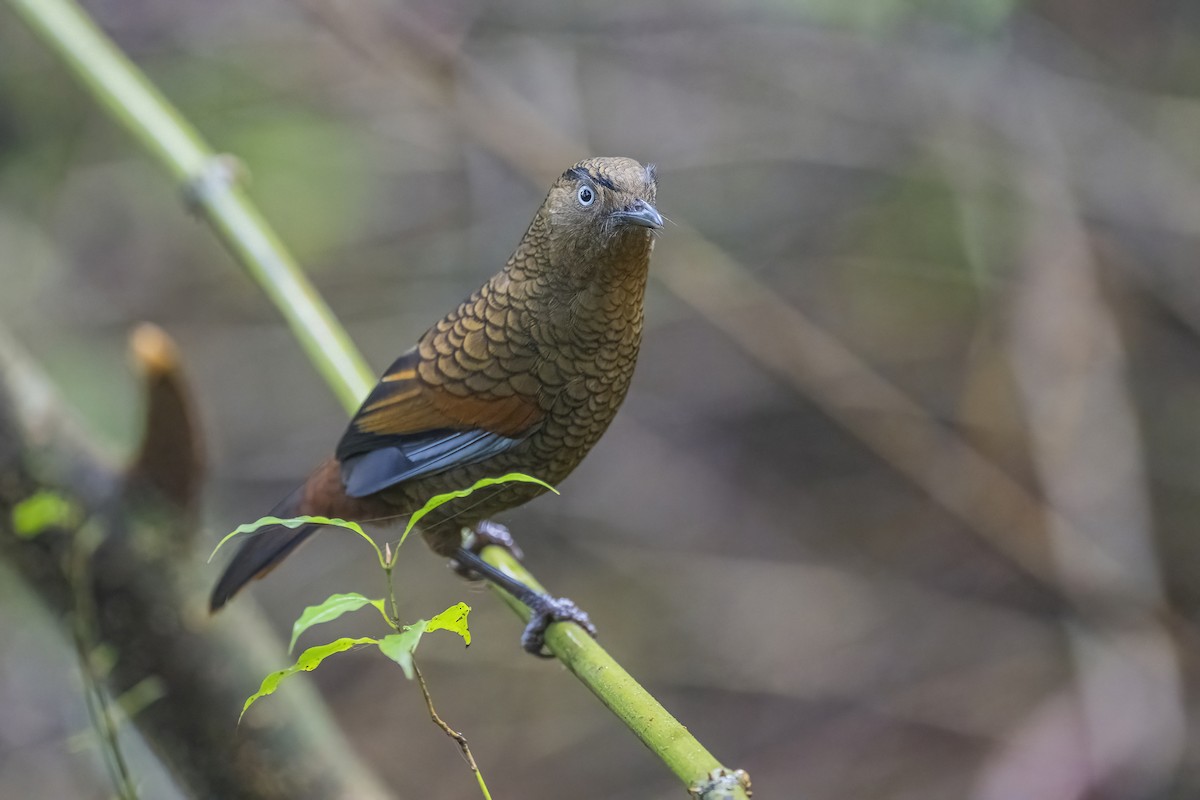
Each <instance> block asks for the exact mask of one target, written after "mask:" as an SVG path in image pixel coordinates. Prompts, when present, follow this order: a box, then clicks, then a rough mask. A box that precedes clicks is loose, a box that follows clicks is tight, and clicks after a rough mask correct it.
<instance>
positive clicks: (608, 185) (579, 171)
mask: <svg viewBox="0 0 1200 800" xmlns="http://www.w3.org/2000/svg"><path fill="white" fill-rule="evenodd" d="M563 177H564V178H574V179H575V180H589V181H593V182H594V183H598V184H599V185H601V186H603V187H604V188H605V189H612V190H613V191H616V189H617V186H616V184H614V183H613V182H612V181H610V180H609V179H608V178H606V177H604V176H603V175H601V174H599V173H596V172H589V171H587V170H586V169H584V168H583V167H571V168H570V169H569V170H567V171H566V172H564V173H563Z"/></svg>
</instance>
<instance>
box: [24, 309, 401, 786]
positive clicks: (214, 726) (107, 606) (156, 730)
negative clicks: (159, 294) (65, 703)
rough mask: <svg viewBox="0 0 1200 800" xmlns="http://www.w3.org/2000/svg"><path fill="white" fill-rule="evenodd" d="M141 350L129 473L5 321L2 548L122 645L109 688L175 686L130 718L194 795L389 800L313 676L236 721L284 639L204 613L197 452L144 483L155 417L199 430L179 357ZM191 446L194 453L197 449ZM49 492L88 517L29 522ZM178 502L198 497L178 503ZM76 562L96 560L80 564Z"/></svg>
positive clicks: (254, 617) (163, 349)
mask: <svg viewBox="0 0 1200 800" xmlns="http://www.w3.org/2000/svg"><path fill="white" fill-rule="evenodd" d="M137 336H138V338H139V340H140V343H141V344H140V345H139V347H142V348H144V347H145V346H146V342H147V337H153V338H156V339H158V340H159V346H158V347H157V348H156V349H157V350H158V351H159V352H160V353H168V354H169V353H171V352H172V351H173V348H172V346H171V345H170V342H169V341H167V340H166V339H165V335H164V334H162V333H161V331H156V330H155V331H153V332H152V331H151V330H150V329H146V328H143V329H140V330H139V332H138V334H137ZM145 356H146V351H145V350H144V349H143V350H142V351H141V352H139V351H138V350H136V349H135V358H137V359H138V361H139V364H140V365H141V366H142V367H143V368H144V369H145V386H146V394H147V409H146V420H147V422H146V425H145V439H144V440H143V442H142V446H141V448H140V453H139V454H138V455H137V457H136V460H135V462H134V464H133V466H131V467H130V468H128V469H126V468H123V467H121V466H119V465H116V464H114V463H113V462H112V461H110V460H108V459H106V458H105V457H104V456H102V455H100V454H99V453H98V451H97V450H96V448H95V447H94V445H93V444H92V442H91V439H90V437H89V436H88V434H87V433H86V432H84V431H83V430H82V429H81V428H80V427H79V426H77V425H76V423H75V421H74V420H73V419H72V418H71V416H70V414H69V412H68V411H67V410H66V409H65V408H64V406H63V403H62V401H61V400H60V399H59V397H58V395H57V394H56V392H55V390H54V389H53V388H52V387H51V386H50V385H49V384H48V382H47V380H46V379H45V377H44V376H43V375H42V374H41V373H39V372H38V371H37V370H36V369H35V368H34V367H33V366H32V365H31V364H30V363H29V361H28V359H27V358H26V357H25V356H24V355H23V354H22V353H21V352H19V351H18V348H17V346H16V345H15V344H14V343H13V342H12V341H11V340H10V339H9V338H8V335H7V333H6V332H5V331H3V330H0V556H2V557H3V558H5V559H6V560H8V561H10V562H11V563H13V564H14V565H15V567H16V568H17V571H18V572H19V573H20V574H21V575H22V576H23V577H24V578H25V579H26V581H27V583H28V585H29V587H30V589H31V590H32V591H34V592H35V593H36V594H37V596H38V597H40V598H41V599H42V601H43V602H45V603H46V604H47V605H48V606H50V607H52V608H54V609H56V610H58V611H59V612H60V613H64V614H66V613H70V614H73V615H75V616H76V617H77V618H79V617H80V616H81V615H83V616H86V617H87V619H86V620H81V621H79V624H83V623H84V622H86V624H87V625H88V627H89V628H90V630H89V635H88V638H89V640H90V641H89V643H88V644H89V646H92V645H95V644H96V643H105V644H109V645H112V646H113V647H115V648H116V650H117V652H118V654H119V656H118V658H116V659H115V663H114V665H113V667H112V669H111V671H110V672H109V673H108V674H107V675H106V676H105V680H106V683H107V685H108V689H109V691H110V692H111V693H112V695H114V696H119V695H121V694H123V693H124V692H126V691H128V690H129V689H130V688H132V687H134V686H137V685H139V684H141V683H143V682H144V681H146V680H147V679H150V680H154V681H156V682H159V683H160V684H161V685H162V686H163V687H164V690H165V692H166V697H164V698H163V699H162V700H161V701H160V702H155V703H152V704H151V705H150V706H148V707H146V708H145V709H142V710H141V711H140V712H138V713H137V714H136V715H135V716H134V718H133V721H134V723H135V724H136V725H137V726H138V727H139V728H140V729H141V731H142V732H143V734H144V738H145V739H146V741H147V742H149V743H150V744H151V745H152V746H153V747H154V749H155V750H156V752H157V753H158V755H159V756H160V757H161V758H162V759H163V760H164V761H165V762H166V763H167V764H168V765H169V767H170V768H171V770H172V772H173V773H174V775H175V776H176V778H177V779H178V780H179V781H180V783H181V784H183V785H184V786H186V787H187V788H188V790H189V792H190V793H191V794H192V795H194V796H196V797H222V798H231V799H232V800H236V798H246V800H250V799H251V798H254V800H266V799H268V798H279V799H280V800H282V799H283V798H295V797H311V798H329V800H334V799H335V798H347V797H354V798H365V799H367V800H384V798H387V797H390V796H391V795H390V794H388V793H387V792H386V791H384V790H383V789H382V788H380V787H379V786H378V785H377V784H376V783H375V779H374V777H373V776H372V774H371V772H370V771H369V770H368V769H366V767H364V766H363V765H362V764H361V763H359V761H358V760H357V758H356V757H355V756H354V754H353V752H352V751H351V750H350V748H349V746H348V745H347V743H346V741H345V739H343V738H342V736H341V734H340V733H339V732H338V730H337V727H336V725H335V723H334V722H333V720H332V719H331V718H330V717H329V716H328V714H327V712H326V711H325V706H324V704H323V703H322V702H321V700H320V699H319V697H318V696H317V694H316V692H315V691H314V690H313V689H312V687H311V686H308V685H297V686H295V687H293V688H291V689H290V690H289V691H288V692H285V693H283V694H282V695H280V697H279V698H277V699H276V702H275V704H274V705H273V715H272V716H271V717H269V718H260V719H258V720H256V721H255V724H253V725H250V724H247V725H243V726H242V727H241V728H235V724H236V719H237V710H238V709H239V708H241V704H242V702H243V700H244V699H245V696H246V693H247V689H246V687H248V686H254V685H257V683H258V682H259V681H260V680H261V679H262V676H263V675H264V674H266V673H267V672H270V671H271V669H273V668H274V667H275V666H276V665H277V659H278V647H277V645H276V644H275V638H274V636H273V635H272V634H271V631H270V628H269V627H268V625H267V623H266V621H265V620H264V618H263V617H262V616H261V615H259V614H257V613H253V612H252V610H251V609H247V610H246V611H245V613H242V614H241V615H239V616H238V617H237V619H236V621H235V624H227V625H221V626H211V625H209V624H208V619H207V615H206V612H205V594H204V586H205V585H206V583H207V576H206V574H205V573H206V570H205V569H204V568H203V566H201V567H200V568H199V569H198V568H196V566H195V565H194V563H193V562H192V560H191V558H190V555H191V554H190V548H188V547H187V544H188V543H189V542H190V541H191V540H192V538H193V537H194V535H195V523H194V520H195V517H196V514H195V507H194V504H192V502H193V501H194V498H195V496H196V495H195V491H194V489H195V487H196V486H198V484H199V481H200V480H201V470H200V467H199V462H198V461H189V460H188V459H181V460H179V461H177V462H175V464H173V465H169V466H167V469H169V470H172V471H173V472H174V474H172V475H170V476H169V477H167V479H166V480H165V481H163V482H155V481H149V480H147V479H146V476H145V474H144V473H143V472H142V471H141V469H140V468H139V465H143V466H144V465H145V464H147V463H152V462H153V461H154V460H155V457H154V456H153V455H149V454H151V453H154V452H162V446H163V444H164V441H160V440H159V439H158V437H159V436H160V435H161V433H162V428H161V426H159V425H157V424H155V423H154V420H161V419H164V418H174V419H178V420H181V421H184V423H185V424H183V425H181V426H180V427H179V428H176V429H174V430H173V431H172V432H171V433H170V434H169V435H168V439H167V441H170V442H172V443H174V444H180V443H181V440H182V439H184V438H186V437H188V436H189V435H191V433H190V432H193V431H194V429H195V428H194V425H193V424H192V420H191V418H190V416H189V414H188V412H187V411H186V404H185V403H181V402H180V399H181V398H182V397H184V395H185V389H184V383H183V381H182V377H181V375H180V370H179V365H178V363H177V362H175V361H174V360H167V358H166V357H160V358H158V359H157V360H155V361H154V362H153V363H147V361H146V360H145ZM183 447H184V451H185V452H187V451H192V452H195V447H194V445H187V444H186V443H185V444H184V445H183ZM172 488H174V489H176V490H181V491H178V492H172V491H171V489H172ZM44 490H48V491H50V492H53V493H54V494H55V495H57V496H61V498H62V499H63V500H65V501H66V502H67V503H69V504H70V505H71V506H72V507H76V508H78V509H80V510H81V512H82V514H81V515H80V516H81V518H82V519H86V522H83V527H82V528H79V527H78V526H74V525H69V524H66V523H62V522H59V523H56V524H52V525H48V526H46V527H45V528H43V529H41V530H37V531H30V530H21V529H19V526H18V525H17V523H16V521H15V517H14V514H13V511H14V509H15V508H16V507H17V506H18V504H20V503H21V502H22V501H25V500H26V499H27V498H29V497H31V496H34V495H35V494H37V493H38V492H40V491H44ZM181 498H191V499H192V500H191V501H189V500H186V499H185V500H184V503H183V504H182V505H181V504H180V502H179V501H180V499H181ZM84 536H86V537H87V538H88V539H89V541H87V542H86V543H85V542H81V537H84ZM92 539H94V540H95V541H92ZM85 544H86V547H85V546H84V545H85ZM80 558H83V559H86V562H87V563H86V568H83V569H81V568H79V564H78V560H79V559H80ZM222 710H224V712H226V713H223V711H222Z"/></svg>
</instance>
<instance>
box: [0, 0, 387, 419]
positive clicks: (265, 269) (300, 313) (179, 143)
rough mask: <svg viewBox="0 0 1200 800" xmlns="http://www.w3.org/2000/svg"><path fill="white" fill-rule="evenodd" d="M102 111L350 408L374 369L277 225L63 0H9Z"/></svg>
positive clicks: (106, 40)
mask: <svg viewBox="0 0 1200 800" xmlns="http://www.w3.org/2000/svg"><path fill="white" fill-rule="evenodd" d="M8 4H9V5H10V6H11V7H12V8H13V10H15V11H16V13H17V14H18V15H19V16H20V17H21V18H22V19H23V20H25V22H26V23H27V24H28V25H29V27H30V28H31V29H33V31H34V33H36V34H37V35H38V36H39V37H41V39H42V41H43V42H44V43H45V44H46V46H47V47H49V48H50V49H51V50H52V51H54V53H55V54H56V55H57V56H58V57H59V58H61V59H62V61H63V63H64V64H65V65H66V66H67V67H69V68H70V70H71V72H72V73H73V74H74V75H75V77H76V78H77V79H79V81H80V83H82V84H83V86H84V88H85V89H87V90H88V92H89V93H90V94H91V95H92V97H93V98H94V99H95V100H96V101H97V102H98V103H99V104H100V105H101V106H103V108H104V110H105V111H106V112H108V114H109V116H111V117H112V118H113V120H114V121H116V122H117V123H119V124H120V125H121V126H122V127H124V128H125V129H126V130H128V131H129V132H130V133H131V134H133V136H134V138H135V139H137V140H138V143H139V144H141V145H142V147H144V148H145V149H146V150H147V151H148V152H149V153H150V155H151V156H153V157H154V159H155V160H156V161H157V162H158V163H159V164H160V165H162V166H163V167H164V168H165V169H166V170H167V171H168V172H170V173H171V176H172V177H174V178H175V179H176V180H177V181H179V182H180V184H181V187H182V189H183V192H184V195H185V197H186V198H187V199H188V201H189V202H190V203H191V204H192V205H194V206H195V207H196V208H197V209H198V210H199V211H201V212H203V213H204V214H205V215H206V216H207V217H208V219H209V221H210V222H211V223H212V225H213V227H214V228H215V229H216V231H217V233H218V234H219V235H220V236H221V239H222V240H223V241H224V242H225V244H226V245H227V246H228V247H229V248H230V249H231V250H232V251H233V253H234V255H235V256H236V257H237V258H238V260H239V261H241V262H242V265H243V266H245V267H246V269H247V270H249V271H250V274H251V275H252V276H253V277H254V279H255V280H256V281H258V283H259V284H260V285H261V286H262V288H263V290H264V291H265V292H266V293H267V295H268V296H269V297H270V298H271V300H272V301H273V302H274V303H275V305H276V306H278V307H279V310H280V311H281V313H282V314H283V316H284V318H285V319H286V320H287V322H288V325H290V326H291V329H292V332H293V333H294V334H295V336H296V338H297V339H298V340H299V341H300V344H301V346H302V347H303V348H304V351H305V352H306V353H307V354H308V357H309V358H310V359H312V362H313V364H314V365H315V366H316V368H317V370H318V371H319V372H320V373H321V375H322V377H324V378H325V382H326V383H327V384H328V385H329V387H330V388H331V389H332V390H333V392H334V394H336V395H337V397H338V400H340V401H341V403H342V405H343V406H344V407H345V408H346V409H347V410H348V411H354V410H355V409H356V408H357V407H358V404H359V403H360V402H362V399H363V398H364V397H366V395H367V392H368V391H370V389H371V386H372V385H374V382H375V377H374V374H373V373H372V372H371V370H370V369H369V368H368V367H367V363H366V361H364V360H363V358H362V356H361V355H360V354H359V353H358V351H357V350H356V349H355V348H354V345H353V344H351V342H350V339H349V337H348V336H347V335H346V332H345V331H344V330H343V329H342V327H341V325H339V324H338V322H337V320H336V319H334V317H333V314H332V313H331V312H330V310H329V307H328V306H326V305H325V303H324V301H323V300H322V299H321V298H320V296H319V295H318V294H317V293H316V290H314V289H313V287H312V284H311V283H309V281H308V279H307V278H306V277H305V276H304V273H302V272H301V271H300V269H299V268H298V267H297V266H296V262H295V261H294V260H293V259H292V256H291V255H290V254H289V253H288V251H287V249H286V248H285V247H284V246H283V244H282V243H281V242H280V241H279V238H278V237H277V236H276V235H275V232H274V231H273V230H272V229H271V227H270V226H269V225H268V224H267V223H266V221H264V220H263V218H262V217H261V215H259V213H258V211H257V209H255V207H254V206H253V205H252V204H251V203H250V201H249V199H248V198H247V197H246V195H245V193H244V192H243V191H242V190H241V189H240V188H239V187H238V186H237V185H236V173H237V170H236V169H234V168H232V167H231V160H230V159H227V158H224V159H223V158H221V157H219V156H217V155H216V154H215V153H214V152H213V151H212V150H211V149H210V148H209V147H208V146H207V145H206V144H205V142H204V140H203V139H201V138H200V135H199V134H198V133H197V132H196V130H195V129H194V128H192V126H191V125H190V124H189V123H188V122H187V120H186V119H184V118H183V116H182V115H181V114H180V113H179V111H178V110H176V109H175V107H174V106H172V105H171V104H170V103H169V102H167V100H166V99H165V98H164V97H163V96H162V95H161V94H159V92H158V90H157V89H155V88H154V86H153V85H152V84H151V83H150V81H149V80H147V78H146V77H145V76H144V75H143V74H142V73H141V71H139V70H138V69H137V67H136V66H134V65H133V64H132V63H131V62H130V61H129V59H128V58H126V57H125V54H124V53H122V52H121V50H120V49H119V48H118V47H117V46H116V45H115V44H114V43H113V41H112V40H111V39H109V38H108V37H107V36H105V35H104V33H103V32H101V31H100V30H99V29H98V28H97V27H96V25H95V24H94V23H93V22H92V20H91V19H90V18H89V17H88V16H87V14H86V13H85V12H84V11H83V10H82V9H81V8H80V7H79V6H78V5H76V4H75V3H73V2H71V0H8Z"/></svg>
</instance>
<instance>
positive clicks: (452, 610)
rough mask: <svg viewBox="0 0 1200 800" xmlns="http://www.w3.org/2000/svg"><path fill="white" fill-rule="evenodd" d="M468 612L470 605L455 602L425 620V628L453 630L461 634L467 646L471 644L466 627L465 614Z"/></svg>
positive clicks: (429, 629) (468, 630) (469, 611)
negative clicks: (427, 620)
mask: <svg viewBox="0 0 1200 800" xmlns="http://www.w3.org/2000/svg"><path fill="white" fill-rule="evenodd" d="M470 613H471V607H470V606H469V605H467V604H466V603H456V604H454V605H452V606H450V607H449V608H447V609H446V610H445V611H443V612H442V613H440V614H438V615H437V616H436V617H434V618H433V619H431V620H429V622H426V623H425V630H427V631H453V632H454V633H457V634H458V635H459V636H461V637H462V638H463V641H464V642H466V643H467V645H468V646H469V645H470V644H471V631H470V629H469V628H468V627H467V614H470Z"/></svg>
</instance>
